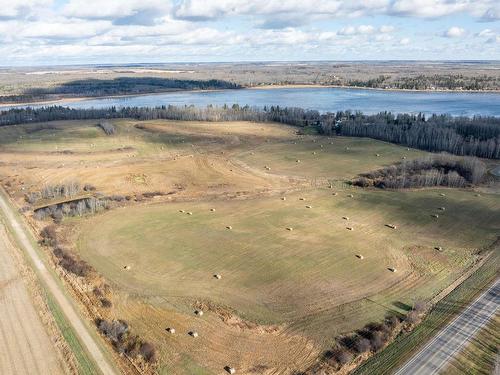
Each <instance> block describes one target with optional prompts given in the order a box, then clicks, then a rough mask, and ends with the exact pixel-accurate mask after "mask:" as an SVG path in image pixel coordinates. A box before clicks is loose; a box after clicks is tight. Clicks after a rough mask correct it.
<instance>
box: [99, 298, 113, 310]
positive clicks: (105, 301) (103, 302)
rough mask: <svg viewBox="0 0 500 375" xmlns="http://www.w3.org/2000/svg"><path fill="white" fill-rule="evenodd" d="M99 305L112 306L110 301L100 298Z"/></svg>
mask: <svg viewBox="0 0 500 375" xmlns="http://www.w3.org/2000/svg"><path fill="white" fill-rule="evenodd" d="M101 306H102V307H104V308H107V309H108V308H110V307H111V306H113V304H112V303H111V301H110V300H109V299H107V298H101Z"/></svg>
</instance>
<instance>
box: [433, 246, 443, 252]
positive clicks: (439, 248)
mask: <svg viewBox="0 0 500 375" xmlns="http://www.w3.org/2000/svg"><path fill="white" fill-rule="evenodd" d="M434 249H435V250H437V251H443V248H442V247H441V246H436V247H435V248H434Z"/></svg>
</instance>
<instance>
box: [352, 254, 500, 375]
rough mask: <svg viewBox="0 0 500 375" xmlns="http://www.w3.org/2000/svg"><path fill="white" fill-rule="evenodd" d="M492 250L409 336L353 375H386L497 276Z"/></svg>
mask: <svg viewBox="0 0 500 375" xmlns="http://www.w3.org/2000/svg"><path fill="white" fill-rule="evenodd" d="M493 251H494V253H493V254H492V255H491V257H490V258H489V259H488V261H487V262H486V263H485V264H484V265H483V266H481V267H480V268H479V269H477V270H476V272H474V273H473V274H472V275H471V276H470V277H469V278H468V279H466V280H465V281H464V282H463V283H462V284H460V286H458V287H457V288H456V289H454V290H453V291H452V292H451V293H450V294H448V295H447V296H446V297H445V298H443V299H442V300H441V301H439V302H438V303H437V304H436V306H434V308H433V309H432V311H431V312H430V313H429V315H428V316H427V317H426V318H425V319H424V321H423V322H422V323H421V324H420V325H418V326H417V327H416V328H415V329H414V330H413V331H411V332H410V333H408V334H405V335H401V336H399V337H398V338H397V339H396V340H395V341H394V342H393V343H391V344H390V345H389V346H388V347H387V348H385V349H384V350H383V351H382V352H380V353H378V354H376V355H374V356H373V357H371V358H370V359H368V360H367V361H366V362H365V363H363V364H362V365H361V366H360V367H358V368H357V369H356V370H355V371H354V372H353V374H355V375H365V374H366V375H368V374H389V373H391V372H394V371H395V370H396V369H397V368H398V367H399V366H400V365H402V364H403V363H404V362H405V361H406V360H408V359H409V358H410V357H411V356H412V355H413V354H414V353H415V352H416V351H417V350H418V349H419V348H420V347H421V346H422V345H424V344H425V343H426V342H428V341H429V340H430V339H431V338H432V337H433V336H434V335H435V334H436V333H437V332H438V331H439V330H440V329H441V328H443V327H444V326H445V325H446V324H447V323H448V322H449V321H451V319H452V318H454V317H455V316H456V315H457V314H458V313H459V312H460V311H462V310H463V309H464V308H465V307H466V306H468V305H469V304H470V302H472V301H473V300H474V298H475V297H477V296H478V295H479V294H480V292H481V291H482V290H483V289H484V288H485V287H486V286H487V285H489V284H491V283H492V282H493V281H494V280H495V279H496V278H497V277H498V269H499V266H500V252H499V249H498V248H494V249H493Z"/></svg>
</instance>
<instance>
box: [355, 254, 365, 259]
mask: <svg viewBox="0 0 500 375" xmlns="http://www.w3.org/2000/svg"><path fill="white" fill-rule="evenodd" d="M356 258H358V259H365V257H364V256H363V255H361V254H356Z"/></svg>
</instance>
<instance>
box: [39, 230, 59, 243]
mask: <svg viewBox="0 0 500 375" xmlns="http://www.w3.org/2000/svg"><path fill="white" fill-rule="evenodd" d="M40 235H41V236H42V243H43V244H44V245H47V246H55V245H56V244H57V232H56V226H55V225H47V226H46V227H45V228H43V229H42V231H41V232H40Z"/></svg>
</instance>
